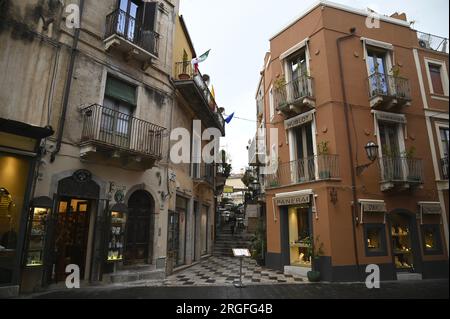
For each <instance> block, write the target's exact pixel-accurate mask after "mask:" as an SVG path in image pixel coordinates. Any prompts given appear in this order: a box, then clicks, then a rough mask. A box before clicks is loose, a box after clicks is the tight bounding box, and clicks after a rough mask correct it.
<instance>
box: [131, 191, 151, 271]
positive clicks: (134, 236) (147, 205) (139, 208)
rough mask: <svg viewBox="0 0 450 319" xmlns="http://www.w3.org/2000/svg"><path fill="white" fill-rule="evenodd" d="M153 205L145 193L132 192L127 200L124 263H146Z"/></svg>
mask: <svg viewBox="0 0 450 319" xmlns="http://www.w3.org/2000/svg"><path fill="white" fill-rule="evenodd" d="M154 209H155V204H154V200H153V198H152V196H151V195H150V194H149V193H147V192H146V191H143V190H139V191H136V192H134V193H133V194H132V195H131V197H130V199H129V200H128V220H127V229H126V247H125V263H126V264H139V263H147V262H148V259H149V257H151V254H152V252H151V247H152V243H153V225H154Z"/></svg>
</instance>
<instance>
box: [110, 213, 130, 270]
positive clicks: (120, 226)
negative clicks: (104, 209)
mask: <svg viewBox="0 0 450 319" xmlns="http://www.w3.org/2000/svg"><path fill="white" fill-rule="evenodd" d="M125 225H126V214H125V213H123V212H117V211H112V212H111V227H110V232H109V241H108V244H107V245H108V246H107V249H108V255H107V261H109V262H114V261H121V260H123V251H124V246H125V242H124V239H125Z"/></svg>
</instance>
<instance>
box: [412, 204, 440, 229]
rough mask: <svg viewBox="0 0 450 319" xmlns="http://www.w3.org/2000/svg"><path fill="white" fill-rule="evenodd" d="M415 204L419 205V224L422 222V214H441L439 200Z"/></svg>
mask: <svg viewBox="0 0 450 319" xmlns="http://www.w3.org/2000/svg"><path fill="white" fill-rule="evenodd" d="M417 204H418V205H419V212H420V223H421V224H423V215H442V208H441V204H440V203H439V202H418V203H417ZM441 222H442V221H441Z"/></svg>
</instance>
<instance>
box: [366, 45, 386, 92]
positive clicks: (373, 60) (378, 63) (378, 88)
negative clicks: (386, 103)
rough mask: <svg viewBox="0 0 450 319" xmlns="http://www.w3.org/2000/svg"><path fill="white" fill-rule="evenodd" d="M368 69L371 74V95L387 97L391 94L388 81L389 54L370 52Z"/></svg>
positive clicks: (371, 50) (378, 51)
mask: <svg viewBox="0 0 450 319" xmlns="http://www.w3.org/2000/svg"><path fill="white" fill-rule="evenodd" d="M367 67H368V72H369V84H370V92H371V95H372V96H373V95H377V94H382V95H387V94H388V93H389V92H388V79H387V74H388V72H387V70H388V69H387V68H388V66H387V53H386V52H385V51H381V50H374V49H370V50H368V51H367Z"/></svg>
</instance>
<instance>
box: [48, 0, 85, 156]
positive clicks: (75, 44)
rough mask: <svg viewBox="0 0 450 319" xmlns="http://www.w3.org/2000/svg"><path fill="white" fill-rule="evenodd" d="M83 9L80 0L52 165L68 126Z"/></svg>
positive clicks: (81, 0)
mask: <svg viewBox="0 0 450 319" xmlns="http://www.w3.org/2000/svg"><path fill="white" fill-rule="evenodd" d="M83 9H84V0H80V17H79V18H80V25H79V26H78V28H76V29H75V33H74V37H73V43H72V49H71V53H70V62H69V70H68V73H67V78H66V87H65V89H64V97H63V104H62V111H61V117H60V119H59V125H58V135H57V137H56V147H55V150H54V151H53V152H52V153H51V155H50V162H51V163H53V162H54V161H55V158H56V154H58V153H59V151H60V150H61V142H62V137H63V131H64V126H65V124H66V115H67V106H68V104H69V96H70V89H71V86H72V78H73V71H74V67H75V58H76V55H77V51H78V41H79V39H80V30H81V20H82V16H83Z"/></svg>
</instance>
